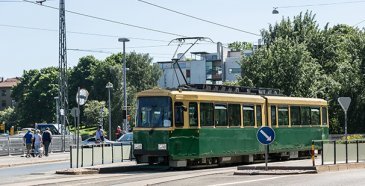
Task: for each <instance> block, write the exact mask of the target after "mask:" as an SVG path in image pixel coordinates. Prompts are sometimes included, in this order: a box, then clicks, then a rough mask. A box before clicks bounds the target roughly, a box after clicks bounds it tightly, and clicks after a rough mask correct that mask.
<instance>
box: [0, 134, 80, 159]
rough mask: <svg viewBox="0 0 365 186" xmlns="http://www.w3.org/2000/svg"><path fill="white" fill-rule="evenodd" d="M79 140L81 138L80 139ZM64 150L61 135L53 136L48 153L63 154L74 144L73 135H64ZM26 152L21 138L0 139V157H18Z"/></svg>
mask: <svg viewBox="0 0 365 186" xmlns="http://www.w3.org/2000/svg"><path fill="white" fill-rule="evenodd" d="M80 139H81V138H80ZM64 141H65V149H63V148H62V147H63V144H62V143H63V136H62V135H53V136H52V143H51V144H50V147H49V151H50V152H63V151H69V150H70V148H68V147H69V146H70V145H72V144H73V143H74V141H75V140H74V136H73V135H65V140H64ZM25 151H26V149H25V146H24V140H23V136H8V137H0V156H7V155H20V154H24V152H25Z"/></svg>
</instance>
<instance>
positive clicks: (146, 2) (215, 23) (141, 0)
mask: <svg viewBox="0 0 365 186" xmlns="http://www.w3.org/2000/svg"><path fill="white" fill-rule="evenodd" d="M137 1H139V2H142V3H145V4H148V5H151V6H154V7H157V8H161V9H164V10H167V11H170V12H174V13H176V14H180V15H183V16H186V17H190V18H193V19H196V20H199V21H203V22H206V23H210V24H213V25H217V26H221V27H224V28H228V29H231V30H235V31H239V32H243V33H246V34H251V35H255V36H261V35H260V34H256V33H253V32H249V31H245V30H242V29H238V28H234V27H231V26H227V25H223V24H221V23H217V22H213V21H209V20H207V19H203V18H199V17H196V16H193V15H189V14H186V13H182V12H179V11H176V10H172V9H170V8H166V7H163V6H160V5H157V4H153V3H150V2H148V1H144V0H137Z"/></svg>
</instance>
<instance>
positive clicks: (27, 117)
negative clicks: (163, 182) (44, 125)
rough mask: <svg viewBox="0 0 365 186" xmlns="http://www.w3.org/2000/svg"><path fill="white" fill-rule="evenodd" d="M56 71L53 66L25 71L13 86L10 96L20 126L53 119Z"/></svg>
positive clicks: (56, 92)
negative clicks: (14, 102) (18, 81)
mask: <svg viewBox="0 0 365 186" xmlns="http://www.w3.org/2000/svg"><path fill="white" fill-rule="evenodd" d="M57 78H58V71H57V69H56V68H55V67H48V68H43V69H41V70H29V71H25V72H24V74H23V76H22V77H21V80H20V83H19V84H18V85H17V86H15V87H14V88H13V92H12V97H13V98H14V99H15V101H16V103H17V105H16V108H15V111H16V113H17V117H18V118H17V120H18V121H19V125H20V126H21V127H34V123H41V122H48V123H51V122H53V121H55V107H56V106H55V101H54V97H55V96H56V95H57V94H58V81H57Z"/></svg>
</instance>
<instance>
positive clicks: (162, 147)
mask: <svg viewBox="0 0 365 186" xmlns="http://www.w3.org/2000/svg"><path fill="white" fill-rule="evenodd" d="M166 149H167V145H166V144H158V150H166Z"/></svg>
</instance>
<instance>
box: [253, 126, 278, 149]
mask: <svg viewBox="0 0 365 186" xmlns="http://www.w3.org/2000/svg"><path fill="white" fill-rule="evenodd" d="M257 140H259V142H260V143H261V144H263V145H269V144H271V143H272V142H273V141H274V140H275V131H274V130H273V129H272V128H270V127H261V128H259V130H258V131H257Z"/></svg>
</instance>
